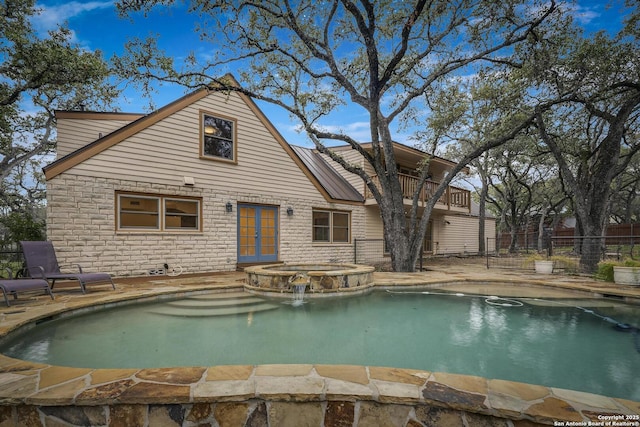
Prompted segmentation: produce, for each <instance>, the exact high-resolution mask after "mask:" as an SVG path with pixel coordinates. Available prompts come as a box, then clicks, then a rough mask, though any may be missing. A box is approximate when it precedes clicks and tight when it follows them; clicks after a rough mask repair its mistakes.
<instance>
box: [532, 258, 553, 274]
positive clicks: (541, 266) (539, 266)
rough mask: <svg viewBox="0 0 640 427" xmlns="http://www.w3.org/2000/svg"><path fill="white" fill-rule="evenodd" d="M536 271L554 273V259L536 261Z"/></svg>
mask: <svg viewBox="0 0 640 427" xmlns="http://www.w3.org/2000/svg"><path fill="white" fill-rule="evenodd" d="M533 264H534V265H535V268H536V273H539V274H551V273H553V261H534V262H533Z"/></svg>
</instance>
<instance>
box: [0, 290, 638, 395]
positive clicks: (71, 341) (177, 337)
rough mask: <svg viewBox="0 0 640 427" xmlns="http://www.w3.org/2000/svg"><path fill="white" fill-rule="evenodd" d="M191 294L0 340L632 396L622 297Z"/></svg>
mask: <svg viewBox="0 0 640 427" xmlns="http://www.w3.org/2000/svg"><path fill="white" fill-rule="evenodd" d="M251 298H253V299H254V300H255V297H251ZM238 301H240V300H238ZM186 303H189V304H191V305H193V304H196V306H195V308H192V309H190V310H186V311H184V313H183V312H181V311H179V310H177V311H176V309H174V308H172V307H175V306H176V305H178V306H180V304H186ZM200 304H201V302H197V300H185V301H173V302H160V303H154V304H137V305H130V306H125V307H119V308H113V309H109V310H104V311H97V312H93V313H89V314H84V315H78V316H73V317H68V318H66V319H60V320H53V321H49V322H45V323H42V324H40V325H39V326H37V327H36V328H33V329H32V330H30V331H27V332H25V333H18V334H16V335H15V336H11V337H9V339H8V340H6V341H5V342H4V343H3V344H2V346H1V347H0V351H1V352H2V353H4V354H6V355H8V356H11V357H16V358H20V359H25V360H31V361H34V362H42V363H49V364H54V365H62V366H75V367H88V368H146V367H168V366H212V365H229V364H251V365H253V364H275V363H313V364H357V365H369V366H391V367H399V368H414V369H423V370H427V371H440V372H450V373H459V374H466V375H477V376H482V377H486V378H498V379H504V380H510V381H520V382H526V383H533V384H540V385H544V386H550V387H559V388H567V389H573V390H580V391H585V392H591V393H596V394H602V395H606V396H611V397H620V398H625V399H631V400H636V401H640V381H638V372H640V333H637V331H636V332H620V331H617V330H616V328H615V323H616V322H618V321H620V322H622V321H624V322H625V323H627V322H628V323H632V324H635V326H639V325H638V324H637V323H633V322H637V321H638V320H640V316H639V313H640V312H639V311H638V310H639V308H638V307H634V306H628V305H627V306H625V305H623V304H614V305H612V306H611V305H610V306H608V307H602V308H594V309H593V310H591V309H585V308H576V307H574V306H573V305H576V306H579V302H578V301H570V302H567V303H566V304H565V303H553V304H548V305H547V304H544V303H541V301H540V300H527V299H526V298H523V299H513V300H495V299H494V300H491V299H487V298H486V297H474V296H456V295H453V294H451V295H434V294H432V293H421V292H409V293H389V292H383V291H380V292H378V291H376V292H374V293H372V294H370V295H366V296H360V297H349V298H338V299H319V300H311V301H306V302H305V303H304V304H302V305H301V306H293V305H291V304H287V303H283V302H282V301H275V300H262V299H261V300H260V301H259V303H258V305H253V307H256V308H255V309H251V307H252V306H251V305H247V304H246V303H242V302H239V303H237V305H238V307H239V308H240V307H241V306H242V304H245V306H246V307H248V309H245V310H237V311H233V310H232V311H227V312H221V311H219V310H218V311H217V312H212V311H207V310H208V309H204V306H202V305H200ZM254 304H255V301H254ZM257 307H261V309H265V311H259V310H258V308H257ZM228 308H229V304H227V309H228ZM266 308H271V309H270V310H266ZM180 310H182V309H180ZM239 311H240V312H241V313H240V314H238V312H239ZM190 312H191V313H195V314H194V315H190V314H189V313H190ZM632 329H633V328H632Z"/></svg>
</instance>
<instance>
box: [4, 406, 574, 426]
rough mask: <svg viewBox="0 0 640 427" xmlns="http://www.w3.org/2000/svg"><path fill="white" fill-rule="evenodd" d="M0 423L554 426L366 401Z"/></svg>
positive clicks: (105, 410)
mask: <svg viewBox="0 0 640 427" xmlns="http://www.w3.org/2000/svg"><path fill="white" fill-rule="evenodd" d="M14 422H15V423H14ZM0 425H2V426H5V425H7V426H9V425H12V426H13V425H15V426H23V427H40V426H42V427H60V426H67V427H94V426H114V427H115V426H122V427H147V426H148V427H160V426H162V427H178V426H184V427H196V426H198V427H201V426H202V427H204V426H207V427H213V426H221V427H268V426H274V427H305V426H308V427H312V426H313V427H393V426H396V427H423V426H443V427H471V426H473V427H475V426H477V427H533V426H542V425H553V424H547V423H545V424H539V423H535V422H530V421H527V420H520V421H518V420H516V421H512V420H509V419H506V418H500V417H494V416H490V415H489V416H488V415H482V414H474V413H472V412H465V411H461V410H456V409H449V408H442V407H437V406H426V405H425V406H418V407H413V406H409V405H397V404H384V403H383V404H381V403H376V402H367V401H363V402H360V401H357V402H354V401H326V402H302V403H300V402H287V401H264V400H250V401H245V402H221V403H195V404H193V405H181V404H166V405H162V404H156V405H143V404H124V405H113V406H47V407H42V406H28V405H25V406H17V407H0ZM584 425H587V424H584Z"/></svg>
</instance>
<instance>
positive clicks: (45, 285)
mask: <svg viewBox="0 0 640 427" xmlns="http://www.w3.org/2000/svg"><path fill="white" fill-rule="evenodd" d="M7 271H8V272H9V278H8V279H0V290H2V295H3V296H4V302H6V303H7V307H10V306H11V304H9V295H13V299H18V292H24V291H37V290H41V291H44V292H45V293H47V294H49V296H50V297H51V299H53V292H51V288H50V287H49V282H47V281H46V280H44V279H42V278H40V279H37V278H32V279H11V278H12V277H13V273H12V272H11V270H9V269H7Z"/></svg>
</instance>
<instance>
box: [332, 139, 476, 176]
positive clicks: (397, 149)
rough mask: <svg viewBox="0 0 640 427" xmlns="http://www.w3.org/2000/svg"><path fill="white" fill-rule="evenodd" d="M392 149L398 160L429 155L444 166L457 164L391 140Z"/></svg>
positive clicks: (367, 147) (342, 147) (345, 147)
mask: <svg viewBox="0 0 640 427" xmlns="http://www.w3.org/2000/svg"><path fill="white" fill-rule="evenodd" d="M360 145H361V146H362V148H364V149H365V150H367V151H371V150H372V149H373V144H372V143H371V142H367V143H363V144H360ZM331 149H332V150H334V151H348V150H352V147H351V146H350V145H339V146H336V147H331ZM393 149H394V153H395V156H396V159H397V160H399V161H401V160H404V161H406V162H408V163H411V162H415V161H416V159H422V158H424V157H425V156H430V157H431V161H432V162H436V163H440V164H442V165H444V166H446V167H454V166H455V165H456V164H457V163H456V162H454V161H451V160H448V159H445V158H444V157H438V156H431V154H429V153H427V152H426V151H422V150H420V149H418V148H415V147H410V146H408V145H405V144H401V143H399V142H395V141H394V142H393ZM462 171H463V172H464V173H467V174H468V173H469V168H468V167H465V168H463V169H462Z"/></svg>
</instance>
